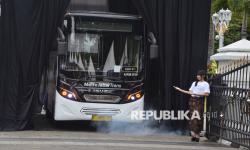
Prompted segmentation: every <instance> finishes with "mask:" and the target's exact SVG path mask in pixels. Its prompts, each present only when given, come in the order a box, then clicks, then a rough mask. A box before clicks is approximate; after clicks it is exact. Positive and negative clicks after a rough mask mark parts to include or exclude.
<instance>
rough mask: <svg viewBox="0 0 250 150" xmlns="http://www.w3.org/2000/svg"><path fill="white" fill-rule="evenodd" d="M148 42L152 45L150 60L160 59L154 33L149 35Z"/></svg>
mask: <svg viewBox="0 0 250 150" xmlns="http://www.w3.org/2000/svg"><path fill="white" fill-rule="evenodd" d="M148 41H149V42H150V43H151V45H150V59H156V58H158V45H157V40H156V38H155V35H154V34H153V33H152V32H149V34H148Z"/></svg>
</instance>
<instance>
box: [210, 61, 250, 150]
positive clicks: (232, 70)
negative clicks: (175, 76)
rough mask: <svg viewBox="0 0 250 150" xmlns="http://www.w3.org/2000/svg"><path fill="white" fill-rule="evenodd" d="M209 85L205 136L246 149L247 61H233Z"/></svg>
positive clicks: (249, 120)
mask: <svg viewBox="0 0 250 150" xmlns="http://www.w3.org/2000/svg"><path fill="white" fill-rule="evenodd" d="M209 82H210V85H211V95H210V96H209V98H208V107H207V108H208V118H207V122H208V128H207V135H208V136H215V137H217V138H220V139H225V140H227V141H230V142H232V143H234V144H237V145H241V146H244V147H247V148H249V149H250V62H249V61H248V59H244V60H240V61H236V62H233V63H232V64H231V65H228V66H226V67H224V68H223V69H221V70H220V71H219V74H218V75H216V76H215V77H213V78H212V79H210V80H209Z"/></svg>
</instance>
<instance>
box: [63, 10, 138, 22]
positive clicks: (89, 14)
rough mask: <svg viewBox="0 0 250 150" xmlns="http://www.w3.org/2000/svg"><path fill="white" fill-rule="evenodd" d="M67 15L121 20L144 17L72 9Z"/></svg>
mask: <svg viewBox="0 0 250 150" xmlns="http://www.w3.org/2000/svg"><path fill="white" fill-rule="evenodd" d="M66 16H82V17H96V18H107V19H121V20H141V19H142V17H141V16H138V15H131V14H119V13H111V12H99V11H70V12H68V13H67V14H66Z"/></svg>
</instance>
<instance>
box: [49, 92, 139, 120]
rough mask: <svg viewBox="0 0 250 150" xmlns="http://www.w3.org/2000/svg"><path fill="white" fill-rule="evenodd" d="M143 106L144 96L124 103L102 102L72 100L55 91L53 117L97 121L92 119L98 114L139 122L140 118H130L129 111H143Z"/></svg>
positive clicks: (114, 118) (56, 118) (112, 118)
mask: <svg viewBox="0 0 250 150" xmlns="http://www.w3.org/2000/svg"><path fill="white" fill-rule="evenodd" d="M143 108H144V96H143V97H142V98H141V99H139V100H136V101H134V102H130V103H126V104H103V103H84V102H77V101H72V100H69V99H66V98H64V97H62V96H61V95H60V94H59V93H58V92H56V99H55V111H54V119H55V120H56V121H73V120H92V121H97V120H94V118H93V116H100V118H101V117H106V118H107V117H108V118H111V120H112V121H125V122H140V120H133V119H131V113H132V112H133V111H143ZM111 120H110V121H111ZM100 121H106V120H100Z"/></svg>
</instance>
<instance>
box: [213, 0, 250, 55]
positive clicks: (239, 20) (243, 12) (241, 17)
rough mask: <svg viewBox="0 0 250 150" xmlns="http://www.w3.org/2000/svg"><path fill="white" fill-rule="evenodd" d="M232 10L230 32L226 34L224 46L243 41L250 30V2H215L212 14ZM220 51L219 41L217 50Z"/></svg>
mask: <svg viewBox="0 0 250 150" xmlns="http://www.w3.org/2000/svg"><path fill="white" fill-rule="evenodd" d="M222 8H223V9H227V8H228V9H230V10H231V11H232V20H231V22H230V25H229V30H228V31H227V32H226V33H225V41H224V45H228V44H231V43H233V42H236V41H238V40H240V39H241V37H245V38H247V35H248V33H250V29H249V28H247V27H248V26H250V24H249V23H250V21H248V20H249V19H250V18H249V16H248V13H249V12H250V9H249V8H250V0H213V1H212V8H211V11H212V13H215V12H218V11H219V10H220V9H222ZM217 49H218V41H215V50H217Z"/></svg>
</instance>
